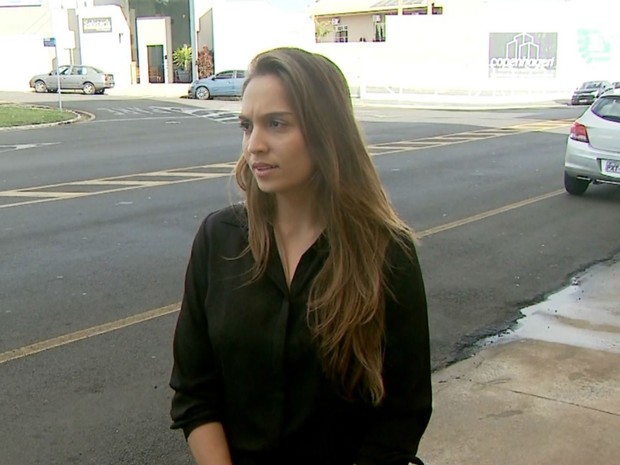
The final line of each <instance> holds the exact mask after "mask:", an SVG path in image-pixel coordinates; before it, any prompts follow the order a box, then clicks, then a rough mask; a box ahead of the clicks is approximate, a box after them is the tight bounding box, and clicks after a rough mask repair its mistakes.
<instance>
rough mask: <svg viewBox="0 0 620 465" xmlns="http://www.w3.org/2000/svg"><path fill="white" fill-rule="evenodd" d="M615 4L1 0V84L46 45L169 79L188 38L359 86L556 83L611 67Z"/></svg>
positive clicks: (473, 89) (73, 59) (41, 54)
mask: <svg viewBox="0 0 620 465" xmlns="http://www.w3.org/2000/svg"><path fill="white" fill-rule="evenodd" d="M190 1H192V2H193V3H191V4H190V3H189V2H190ZM190 7H192V8H190ZM192 10H193V13H192ZM584 11H596V12H598V13H597V14H587V15H584V14H583V12H584ZM619 13H620V2H618V1H617V0H320V1H317V2H315V3H314V4H313V5H312V6H311V7H310V8H309V10H308V11H307V12H306V13H305V14H292V13H284V12H282V11H280V10H278V9H277V8H275V7H273V6H272V5H271V4H270V3H269V2H268V1H267V0H265V1H249V0H245V1H244V0H0V69H2V70H3V71H4V70H10V72H2V73H0V89H3V90H8V89H26V88H27V86H28V80H29V78H30V77H31V76H32V75H34V74H39V73H42V72H46V71H49V70H50V69H52V68H53V67H54V66H55V63H56V54H57V55H58V62H59V64H61V65H62V64H68V63H76V64H88V65H92V66H96V67H99V68H101V69H103V70H104V71H106V72H111V73H114V75H115V80H116V83H117V87H123V86H125V85H129V84H134V83H140V84H148V83H171V82H179V81H180V79H179V73H178V69H177V68H176V67H175V65H174V64H173V60H172V57H173V54H174V51H175V50H177V49H178V48H179V47H182V46H183V45H184V44H190V43H192V42H194V44H195V46H196V48H197V49H198V50H200V49H201V48H202V47H203V46H206V47H208V48H209V49H210V50H212V51H213V53H214V65H215V70H216V71H220V70H225V69H231V68H236V69H238V68H244V67H246V66H247V64H248V62H249V60H250V59H251V57H252V56H254V55H255V54H256V53H258V52H259V51H261V50H265V49H268V48H272V47H276V46H283V45H292V46H298V47H302V48H306V49H309V50H312V51H316V52H319V53H322V54H324V55H326V56H328V57H330V58H331V59H332V60H334V61H335V62H336V63H337V64H338V65H339V66H340V67H341V68H342V70H343V72H344V73H345V75H346V76H347V79H348V81H349V84H350V85H351V87H352V89H353V91H354V94H357V95H360V96H370V97H372V96H373V95H375V94H376V95H380V96H381V97H382V98H385V97H390V98H394V99H406V98H407V97H408V95H412V94H415V95H417V96H419V95H420V94H428V95H429V96H432V95H437V94H441V93H451V94H452V95H454V94H458V93H461V94H464V95H468V96H470V95H504V94H507V93H521V94H527V93H536V92H542V93H547V94H548V93H553V92H557V93H558V94H566V93H570V92H571V91H572V90H573V89H574V88H575V87H576V86H577V85H578V84H579V83H580V82H581V81H585V80H601V79H604V80H609V81H618V80H620V76H619V74H620V71H619V70H620V33H619V32H617V31H618V29H617V27H616V26H615V24H614V23H615V18H617V17H618V16H619ZM190 16H192V17H193V22H194V24H191V19H190ZM190 31H195V35H194V37H192V34H191V33H190ZM49 37H55V38H56V43H57V47H56V48H55V49H54V48H51V47H46V46H45V45H44V39H46V38H49Z"/></svg>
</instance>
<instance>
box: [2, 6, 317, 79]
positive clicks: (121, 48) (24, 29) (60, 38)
mask: <svg viewBox="0 0 620 465" xmlns="http://www.w3.org/2000/svg"><path fill="white" fill-rule="evenodd" d="M190 1H193V2H194V3H193V4H192V5H190V3H189V2H190ZM190 6H192V7H193V10H194V11H193V22H194V26H193V30H194V31H195V37H194V38H193V39H194V40H193V41H192V37H191V35H190V30H191V29H192V25H191V19H190ZM240 12H243V14H240ZM313 31H314V29H313V23H312V20H311V19H310V17H309V16H308V15H305V14H292V13H284V12H281V11H279V10H278V9H276V8H274V7H273V6H272V5H271V4H270V3H269V2H268V1H239V0H214V1H209V0H0V69H1V70H3V71H4V70H10V72H2V73H0V90H25V89H27V88H28V81H29V79H30V78H31V77H32V76H33V75H35V74H41V73H44V72H48V71H50V70H52V69H54V68H55V66H56V64H57V63H58V64H59V65H63V64H84V65H90V66H95V67H97V68H100V69H102V70H103V71H105V72H107V73H113V74H114V78H115V82H116V87H125V86H128V85H131V84H137V83H139V84H158V83H173V82H187V81H188V80H191V78H192V76H189V78H185V79H181V78H180V76H181V73H180V72H179V71H180V69H179V68H178V67H177V66H175V64H174V63H173V55H174V52H175V51H176V50H177V49H179V48H181V47H183V46H184V45H189V44H191V43H192V42H194V43H195V45H196V48H197V49H198V50H200V49H202V47H203V46H207V47H208V48H209V49H210V50H211V51H213V54H214V65H215V70H216V71H219V70H223V69H227V68H245V67H246V66H247V64H248V62H249V60H250V59H251V57H252V56H254V55H255V54H256V53H258V52H260V51H261V50H265V49H267V48H272V47H275V46H279V45H294V46H299V47H305V48H309V47H311V46H312V44H313V34H314V32H313ZM52 37H53V38H54V39H55V42H56V47H50V46H46V44H47V45H49V41H48V40H47V39H49V38H52Z"/></svg>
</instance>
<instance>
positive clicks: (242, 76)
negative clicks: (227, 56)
mask: <svg viewBox="0 0 620 465" xmlns="http://www.w3.org/2000/svg"><path fill="white" fill-rule="evenodd" d="M237 77H238V78H244V77H245V71H237Z"/></svg>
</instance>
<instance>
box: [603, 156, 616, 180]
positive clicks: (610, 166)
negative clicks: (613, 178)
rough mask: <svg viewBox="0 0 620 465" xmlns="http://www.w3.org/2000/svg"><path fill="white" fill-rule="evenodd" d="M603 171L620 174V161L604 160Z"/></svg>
mask: <svg viewBox="0 0 620 465" xmlns="http://www.w3.org/2000/svg"><path fill="white" fill-rule="evenodd" d="M603 173H607V174H612V175H614V174H615V175H618V176H620V161H616V160H603Z"/></svg>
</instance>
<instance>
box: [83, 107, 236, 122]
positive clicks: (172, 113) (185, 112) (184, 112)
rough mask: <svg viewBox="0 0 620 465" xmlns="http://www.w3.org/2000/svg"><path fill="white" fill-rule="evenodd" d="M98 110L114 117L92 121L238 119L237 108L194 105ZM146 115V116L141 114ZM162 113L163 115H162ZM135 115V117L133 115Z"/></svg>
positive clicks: (223, 120) (218, 120) (224, 120)
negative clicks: (194, 118) (223, 108)
mask: <svg viewBox="0 0 620 465" xmlns="http://www.w3.org/2000/svg"><path fill="white" fill-rule="evenodd" d="M97 110H98V111H100V112H107V113H109V114H110V115H111V116H113V117H116V118H111V119H98V120H96V121H93V122H94V123H114V122H123V121H141V120H154V119H168V120H169V119H173V118H177V119H179V118H192V117H196V118H206V119H210V120H212V121H216V122H218V123H223V124H227V123H232V122H237V121H239V110H233V109H230V110H215V109H208V108H196V107H163V106H149V107H146V108H139V107H113V108H107V107H101V108H97ZM142 115H147V116H142ZM150 115H156V116H150ZM162 115H164V116H162ZM135 116H137V117H135Z"/></svg>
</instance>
